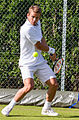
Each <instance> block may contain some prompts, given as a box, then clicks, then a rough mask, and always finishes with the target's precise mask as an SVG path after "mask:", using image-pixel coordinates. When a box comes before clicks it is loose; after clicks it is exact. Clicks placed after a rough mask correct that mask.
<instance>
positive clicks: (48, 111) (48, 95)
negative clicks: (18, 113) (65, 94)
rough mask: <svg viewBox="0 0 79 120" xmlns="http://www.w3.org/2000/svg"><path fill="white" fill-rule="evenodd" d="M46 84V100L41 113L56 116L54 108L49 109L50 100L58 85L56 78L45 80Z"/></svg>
mask: <svg viewBox="0 0 79 120" xmlns="http://www.w3.org/2000/svg"><path fill="white" fill-rule="evenodd" d="M46 84H47V85H48V86H49V89H48V91H47V93H46V101H45V104H44V107H43V109H42V114H43V115H49V116H58V113H56V112H54V110H53V109H51V104H52V100H53V98H54V97H55V94H56V90H57V87H58V84H57V82H56V78H51V79H50V80H48V81H46Z"/></svg>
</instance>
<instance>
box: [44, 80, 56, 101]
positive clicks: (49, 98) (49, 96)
mask: <svg viewBox="0 0 79 120" xmlns="http://www.w3.org/2000/svg"><path fill="white" fill-rule="evenodd" d="M46 84H47V85H48V86H49V89H48V91H47V93H46V100H47V101H48V102H51V101H52V100H53V98H54V96H55V94H56V90H57V87H58V83H57V81H56V78H51V79H50V80H48V81H46Z"/></svg>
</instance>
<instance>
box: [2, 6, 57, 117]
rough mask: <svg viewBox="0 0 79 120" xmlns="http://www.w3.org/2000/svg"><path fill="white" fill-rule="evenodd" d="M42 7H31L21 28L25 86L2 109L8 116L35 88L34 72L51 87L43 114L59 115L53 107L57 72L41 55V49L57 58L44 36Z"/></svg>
mask: <svg viewBox="0 0 79 120" xmlns="http://www.w3.org/2000/svg"><path fill="white" fill-rule="evenodd" d="M40 16H41V9H40V8H39V6H37V5H33V6H31V7H30V8H29V12H28V13H27V20H26V22H25V23H24V24H23V25H22V26H21V29H20V59H19V66H20V70H21V74H22V79H23V83H24V87H23V88H21V89H20V90H19V91H18V92H17V93H16V95H15V96H14V98H13V99H12V101H11V102H10V103H9V104H8V105H7V106H6V107H5V108H4V109H2V111H1V113H2V114H3V115H5V116H8V115H9V113H10V111H11V110H12V109H13V107H14V106H15V104H16V103H17V102H19V101H20V100H22V98H23V97H24V96H25V95H26V94H27V93H28V92H30V91H31V90H32V89H33V88H34V74H36V76H37V77H38V78H39V79H40V80H41V82H43V83H46V84H47V85H48V86H49V88H48V91H47V93H46V100H45V103H44V106H43V108H42V112H41V114H42V115H48V116H58V113H56V112H54V110H53V109H51V103H52V100H53V99H54V97H55V94H56V90H57V87H58V84H57V81H56V76H55V73H54V72H53V71H52V69H51V68H50V67H49V66H48V64H47V61H46V60H45V59H44V58H43V56H42V55H41V51H44V52H48V53H49V56H50V53H52V54H53V56H50V58H51V59H52V60H53V61H54V60H55V59H56V54H55V49H54V48H51V47H49V46H48V45H47V43H46V41H45V39H44V38H43V35H42V32H41V25H40ZM35 51H36V52H38V57H33V53H34V52H35Z"/></svg>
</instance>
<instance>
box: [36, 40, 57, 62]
mask: <svg viewBox="0 0 79 120" xmlns="http://www.w3.org/2000/svg"><path fill="white" fill-rule="evenodd" d="M35 47H36V48H37V49H39V50H42V51H44V52H48V53H49V54H50V53H52V55H50V58H51V60H52V61H55V60H56V53H55V49H54V48H50V47H49V46H48V45H47V43H46V41H45V39H44V38H42V39H41V42H40V41H38V42H37V43H36V44H35ZM51 49H52V51H51Z"/></svg>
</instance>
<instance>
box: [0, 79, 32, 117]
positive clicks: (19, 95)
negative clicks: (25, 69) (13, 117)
mask: <svg viewBox="0 0 79 120" xmlns="http://www.w3.org/2000/svg"><path fill="white" fill-rule="evenodd" d="M33 87H34V81H33V79H32V78H27V79H25V80H24V87H23V88H21V89H20V90H19V91H18V92H17V93H16V95H15V96H14V98H13V99H12V101H11V102H10V103H9V104H8V105H7V106H6V107H5V108H4V109H2V111H1V113H2V114H3V115H5V116H8V115H9V113H10V112H11V110H12V109H13V107H14V106H15V104H16V103H17V102H19V101H20V100H21V99H22V98H23V97H24V96H25V95H26V94H27V93H28V92H29V91H31V90H32V89H33Z"/></svg>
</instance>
